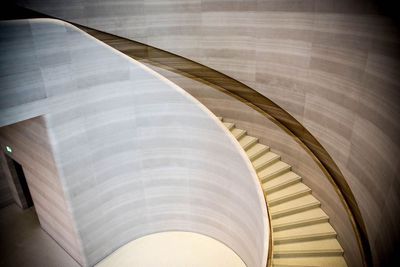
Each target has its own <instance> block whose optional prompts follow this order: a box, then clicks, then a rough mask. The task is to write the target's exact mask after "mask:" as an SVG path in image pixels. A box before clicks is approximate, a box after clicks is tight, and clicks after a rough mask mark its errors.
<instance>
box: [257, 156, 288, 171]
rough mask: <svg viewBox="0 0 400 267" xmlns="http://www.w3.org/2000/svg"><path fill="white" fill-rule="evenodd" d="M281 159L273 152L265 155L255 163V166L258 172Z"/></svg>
mask: <svg viewBox="0 0 400 267" xmlns="http://www.w3.org/2000/svg"><path fill="white" fill-rule="evenodd" d="M280 158H281V157H280V156H279V155H277V154H275V153H273V152H271V151H269V152H267V153H264V154H263V155H262V156H260V157H258V158H257V159H256V160H254V161H253V166H254V169H256V171H258V170H259V169H261V168H263V167H267V166H268V165H270V164H271V163H273V162H275V161H276V160H279V159H280Z"/></svg>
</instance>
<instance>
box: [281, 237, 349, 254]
mask: <svg viewBox="0 0 400 267" xmlns="http://www.w3.org/2000/svg"><path fill="white" fill-rule="evenodd" d="M341 255H343V249H342V247H341V246H340V244H339V242H338V241H337V240H336V239H334V238H330V239H324V240H317V241H308V242H296V243H289V244H281V245H276V246H275V247H274V257H275V258H283V257H329V256H341Z"/></svg>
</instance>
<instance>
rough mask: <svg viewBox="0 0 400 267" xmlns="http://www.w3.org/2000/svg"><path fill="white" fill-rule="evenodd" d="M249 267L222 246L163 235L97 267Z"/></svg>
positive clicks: (140, 241)
mask: <svg viewBox="0 0 400 267" xmlns="http://www.w3.org/2000/svg"><path fill="white" fill-rule="evenodd" d="M113 266H118V267H131V266H135V267H159V266H163V267H246V265H245V264H244V262H243V261H242V260H241V259H240V257H239V256H238V255H236V254H235V253H234V252H233V251H232V250H231V249H230V248H228V247H227V246H225V245H224V244H222V243H221V242H219V241H217V240H215V239H213V238H210V237H207V236H204V235H200V234H195V233H189V232H163V233H156V234H151V235H147V236H144V237H142V238H138V239H136V240H134V241H132V242H130V243H128V244H126V245H125V246H123V247H121V248H120V249H118V250H117V251H115V252H114V253H113V254H111V255H110V256H108V257H107V258H106V259H104V260H103V261H101V262H100V263H98V264H97V265H96V267H113Z"/></svg>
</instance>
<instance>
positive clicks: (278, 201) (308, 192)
mask: <svg viewBox="0 0 400 267" xmlns="http://www.w3.org/2000/svg"><path fill="white" fill-rule="evenodd" d="M310 193H311V190H307V191H303V192H299V193H297V194H293V195H289V196H285V197H282V198H279V199H276V200H269V199H268V196H267V200H268V205H269V206H270V207H273V206H275V205H278V204H281V203H283V202H286V201H289V200H293V199H296V198H299V197H302V196H305V195H307V194H310Z"/></svg>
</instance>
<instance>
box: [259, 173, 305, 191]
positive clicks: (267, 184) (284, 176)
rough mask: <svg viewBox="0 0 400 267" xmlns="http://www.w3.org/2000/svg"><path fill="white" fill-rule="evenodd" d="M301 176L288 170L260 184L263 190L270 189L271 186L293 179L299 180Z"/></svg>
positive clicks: (277, 185) (274, 186)
mask: <svg viewBox="0 0 400 267" xmlns="http://www.w3.org/2000/svg"><path fill="white" fill-rule="evenodd" d="M300 180H301V177H300V176H299V175H297V174H296V173H294V172H292V171H289V172H286V173H284V174H282V175H279V176H277V177H275V178H274V179H272V180H269V181H266V182H264V183H263V184H262V187H263V189H264V190H267V191H268V190H271V189H273V188H276V187H279V186H280V185H282V184H287V183H290V182H293V181H300Z"/></svg>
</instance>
